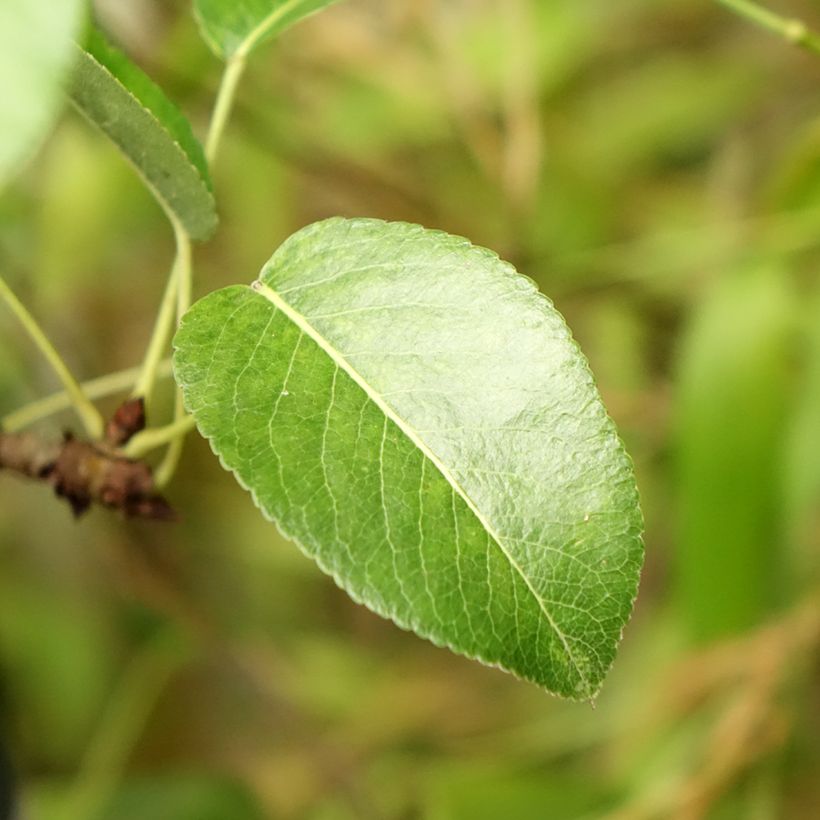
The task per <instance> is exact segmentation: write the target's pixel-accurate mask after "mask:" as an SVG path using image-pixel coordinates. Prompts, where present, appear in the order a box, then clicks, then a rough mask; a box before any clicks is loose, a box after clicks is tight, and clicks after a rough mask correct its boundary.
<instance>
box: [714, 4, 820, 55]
mask: <svg viewBox="0 0 820 820" xmlns="http://www.w3.org/2000/svg"><path fill="white" fill-rule="evenodd" d="M717 2H718V3H720V4H721V5H722V6H726V8H729V9H731V10H732V11H734V12H735V13H736V14H739V15H740V16H741V17H745V18H746V19H747V20H750V21H751V22H753V23H755V24H756V25H758V26H761V27H762V28H765V29H768V30H769V31H771V32H773V33H774V34H777V35H779V36H780V37H785V38H786V39H787V40H788V41H789V42H790V43H794V45H796V46H800V48H804V49H806V50H807V51H811V52H813V53H815V54H820V37H819V36H818V35H817V34H815V33H814V32H813V31H811V30H810V29H809V28H808V26H807V25H806V24H805V23H804V22H803V21H802V20H796V19H793V18H788V17H782V16H781V15H779V14H776V13H775V12H773V11H770V10H769V9H767V8H764V7H763V6H760V5H758V4H757V3H753V2H751V0H717Z"/></svg>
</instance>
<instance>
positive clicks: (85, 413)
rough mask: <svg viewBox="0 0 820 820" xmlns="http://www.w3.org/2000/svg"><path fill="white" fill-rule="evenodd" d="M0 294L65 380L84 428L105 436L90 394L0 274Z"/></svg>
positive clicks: (96, 436)
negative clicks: (87, 393) (88, 394)
mask: <svg viewBox="0 0 820 820" xmlns="http://www.w3.org/2000/svg"><path fill="white" fill-rule="evenodd" d="M0 297H2V298H3V300H4V301H5V302H6V304H7V305H8V306H9V309H10V310H11V312H12V313H13V314H14V315H15V316H16V317H17V319H18V320H19V322H20V324H21V325H22V326H23V327H24V328H25V330H26V333H28V335H29V338H30V339H31V340H32V342H34V344H35V345H36V346H37V348H38V349H39V350H40V352H41V353H42V354H43V356H44V357H45V359H46V361H48V363H49V364H50V365H51V367H52V369H53V370H54V372H55V373H56V374H57V377H58V378H59V379H60V381H61V382H62V383H63V387H64V388H65V392H66V393H67V395H68V396H69V398H70V401H71V404H72V405H73V406H74V409H75V410H76V411H77V415H78V416H79V417H80V420H81V421H82V423H83V426H84V427H85V430H86V432H87V433H88V435H89V436H90V437H91V438H92V439H98V438H101V437H102V433H103V427H104V422H103V417H102V416H101V415H100V412H99V410H97V408H96V407H95V406H94V405H93V404H92V403H91V401H90V399H89V398H88V396H87V395H86V394H85V392H84V391H83V388H82V387H81V386H80V383H79V382H78V381H77V379H75V378H74V375H73V374H72V373H71V371H70V370H69V369H68V366H67V365H66V363H65V362H64V361H63V359H62V357H61V356H60V354H59V353H58V352H57V350H56V349H55V347H54V345H53V344H52V343H51V341H50V340H49V338H48V337H47V336H46V334H45V333H44V332H43V329H42V328H41V327H40V325H39V324H37V321H36V320H35V318H34V317H33V316H32V315H31V313H29V311H28V310H27V308H26V307H25V305H23V303H22V302H21V301H20V300H19V299H18V298H17V296H15V294H14V292H13V291H12V290H11V288H10V287H9V286H8V285H7V284H6V282H5V280H4V279H3V278H2V277H1V276H0Z"/></svg>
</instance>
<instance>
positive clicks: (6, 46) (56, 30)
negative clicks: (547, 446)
mask: <svg viewBox="0 0 820 820" xmlns="http://www.w3.org/2000/svg"><path fill="white" fill-rule="evenodd" d="M84 6H85V3H84V2H83V0H61V2H59V3H54V2H53V0H3V2H2V3H0V185H2V184H3V182H4V181H5V180H6V179H7V178H9V177H10V176H11V175H12V174H13V173H15V172H16V171H17V170H18V169H19V168H20V167H22V164H23V161H24V160H26V159H28V157H29V156H30V155H31V154H33V153H34V151H35V149H36V148H38V147H39V145H40V143H41V142H42V140H43V137H44V135H45V133H46V131H47V130H48V128H49V126H50V125H51V122H52V120H53V119H54V116H55V114H56V112H57V109H58V108H59V105H60V102H61V101H62V94H61V90H62V89H61V84H62V81H63V78H64V75H65V73H66V72H67V71H68V69H69V68H70V67H71V63H72V61H73V59H74V56H75V54H74V46H73V44H72V39H73V38H74V35H75V34H76V32H77V30H78V28H79V25H80V21H81V19H82V12H83V8H84Z"/></svg>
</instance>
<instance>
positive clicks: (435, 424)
mask: <svg viewBox="0 0 820 820" xmlns="http://www.w3.org/2000/svg"><path fill="white" fill-rule="evenodd" d="M175 347H176V354H175V372H176V376H177V380H178V382H179V384H180V385H181V386H182V389H183V391H184V395H185V401H186V404H187V406H188V409H189V410H190V411H191V412H192V413H193V415H194V417H195V419H196V422H197V424H198V426H199V429H200V431H201V432H202V434H203V435H205V436H206V437H207V438H209V439H210V440H211V445H212V447H213V448H214V451H215V452H216V453H217V454H218V455H219V456H220V458H221V460H222V462H223V464H224V465H225V466H226V467H227V468H228V469H230V470H232V471H234V473H235V474H236V476H237V478H238V480H239V482H240V483H241V484H242V486H244V487H246V488H248V489H249V490H250V491H251V493H252V494H253V497H254V500H255V501H256V503H257V504H258V505H259V506H260V507H261V508H262V511H263V512H264V513H265V515H266V516H268V517H270V518H271V519H273V520H274V521H275V522H276V523H277V524H278V525H279V527H280V528H281V529H282V531H283V532H284V533H285V534H286V535H287V536H288V537H290V538H292V539H294V540H295V541H296V542H297V543H298V544H299V545H300V546H301V547H302V549H303V550H304V551H305V552H306V553H307V554H308V555H310V556H312V557H313V558H315V559H316V561H317V562H318V564H319V565H320V567H321V568H322V569H323V570H324V571H325V572H328V573H330V574H331V575H333V577H334V578H335V579H336V581H337V583H339V584H340V585H341V586H342V587H344V589H346V590H347V591H348V593H350V595H351V596H352V597H353V598H354V599H356V600H357V601H360V602H362V603H364V604H366V605H367V606H369V607H370V608H372V609H373V610H375V611H376V612H378V613H379V614H381V615H383V616H386V617H388V618H392V619H393V620H394V621H395V622H396V623H397V624H399V625H400V626H402V627H405V628H409V629H412V630H414V631H415V632H417V633H418V634H419V635H422V636H424V637H427V638H429V639H430V640H432V641H433V642H434V643H436V644H444V645H446V646H449V647H450V648H452V649H454V650H455V651H457V652H461V653H463V654H465V655H468V656H470V657H474V658H478V659H480V660H482V661H484V662H486V663H489V664H493V665H497V666H500V667H502V668H504V669H507V670H510V671H512V672H514V673H516V674H517V675H519V676H521V677H523V678H526V679H529V680H532V681H535V682H537V683H539V684H542V685H543V686H545V687H547V688H548V689H550V690H551V691H553V692H555V693H558V694H561V695H565V696H569V697H574V698H589V697H592V696H593V695H594V694H595V693H596V692H597V690H598V688H599V686H600V684H601V682H602V680H603V678H604V675H605V674H606V671H607V669H608V668H609V666H610V664H611V662H612V659H613V657H614V655H615V650H616V645H617V643H618V640H619V638H620V635H621V630H622V629H623V627H624V624H625V623H626V621H627V619H628V617H629V613H630V610H631V607H632V601H633V599H634V597H635V593H636V588H637V583H638V574H639V571H640V566H641V562H642V558H643V548H642V545H641V539H640V531H641V526H642V524H641V514H640V510H639V507H638V496H637V491H636V487H635V480H634V477H633V473H632V467H631V464H630V462H629V459H628V457H627V455H626V454H625V452H624V450H623V447H622V445H621V443H620V441H619V440H618V437H617V435H616V432H615V428H614V425H613V424H612V422H611V421H610V419H609V418H608V417H607V415H606V412H605V410H604V407H603V405H602V403H601V400H600V398H599V396H598V393H597V390H596V389H595V386H594V384H593V381H592V377H591V375H590V373H589V369H588V366H587V363H586V361H585V360H584V358H583V356H582V355H581V353H580V351H579V350H578V348H577V346H576V345H575V343H574V342H573V340H572V338H571V336H570V333H569V331H568V330H567V328H566V325H565V324H564V321H563V319H562V318H561V316H560V315H559V314H558V313H557V311H556V310H555V309H554V308H553V306H552V304H551V303H550V302H549V301H548V300H547V299H546V298H545V297H544V296H542V295H541V294H539V293H538V292H537V290H536V288H535V286H534V285H533V283H532V282H531V281H529V280H528V279H525V278H524V277H522V276H519V275H518V274H517V273H516V272H515V270H514V269H513V268H512V267H511V266H509V265H508V264H506V263H504V262H502V261H501V260H499V259H498V257H496V256H495V255H493V254H491V253H490V252H489V251H486V250H483V249H481V248H476V247H474V246H472V245H470V244H469V243H468V242H467V241H466V240H464V239H460V238H457V237H453V236H449V235H447V234H444V233H440V232H436V231H428V230H425V229H423V228H420V227H418V226H416V225H407V224H401V223H394V224H391V223H384V222H380V221H378V220H368V219H355V220H344V219H331V220H328V221H326V222H320V223H317V224H315V225H312V226H310V227H308V228H305V229H304V230H302V231H300V232H299V233H297V234H295V235H294V236H293V237H291V238H290V239H289V240H288V241H287V242H286V243H285V244H284V245H283V246H282V247H281V248H280V249H279V250H278V251H277V252H276V253H275V254H274V256H273V257H272V258H271V260H270V261H269V262H268V264H267V265H266V266H265V268H264V269H263V271H262V274H261V278H260V279H259V281H258V282H257V283H255V285H254V287H253V288H248V287H245V286H235V287H229V288H226V289H224V290H220V291H217V292H215V293H212V294H210V295H209V296H207V297H205V298H204V299H203V300H201V301H200V302H199V303H197V304H196V305H195V306H194V307H193V308H192V309H191V311H189V313H188V314H187V315H186V317H185V318H184V320H183V324H182V327H181V329H180V330H179V331H178V333H177V336H176V340H175Z"/></svg>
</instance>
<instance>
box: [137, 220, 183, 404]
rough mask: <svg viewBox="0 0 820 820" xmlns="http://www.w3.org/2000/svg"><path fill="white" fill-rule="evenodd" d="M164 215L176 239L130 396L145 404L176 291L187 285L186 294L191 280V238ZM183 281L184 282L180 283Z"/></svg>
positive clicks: (167, 331) (167, 332)
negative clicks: (137, 397) (163, 287)
mask: <svg viewBox="0 0 820 820" xmlns="http://www.w3.org/2000/svg"><path fill="white" fill-rule="evenodd" d="M168 218H169V219H170V221H171V225H172V226H173V228H174V238H175V240H176V256H175V258H174V264H173V266H172V267H171V272H170V274H169V275H168V284H167V285H166V286H165V293H163V295H162V302H161V303H160V308H159V312H158V313H157V319H156V322H155V323H154V329H153V331H152V333H151V340H150V341H149V342H148V348H147V350H146V352H145V359H144V361H143V363H142V368H141V370H140V375H139V378H138V379H137V381H136V384H135V385H134V390H133V391H132V393H133V395H134V396H141V397H142V398H143V399H145V401H146V403H147V402H148V400H149V399H150V397H151V393H152V392H153V389H154V384H155V382H156V380H157V368H158V367H159V363H160V361H161V360H162V357H163V355H164V354H165V351H166V349H167V347H168V341H169V339H170V337H171V329H172V328H173V325H174V316H175V314H177V309H176V308H177V305H178V301H179V291H180V288H181V287H183V286H184V287H187V289H188V293H190V287H191V285H190V282H191V240H190V237H189V236H188V234H187V232H186V231H185V228H183V227H182V225H181V223H180V222H179V220H178V219H177V218H176V217H175V216H174V215H173V214H171V213H170V212H168ZM183 283H185V284H184V285H183Z"/></svg>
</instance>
